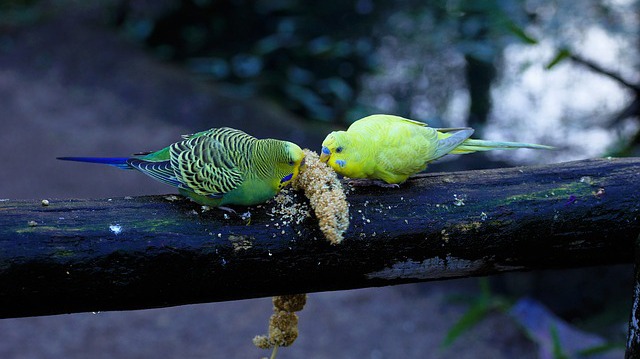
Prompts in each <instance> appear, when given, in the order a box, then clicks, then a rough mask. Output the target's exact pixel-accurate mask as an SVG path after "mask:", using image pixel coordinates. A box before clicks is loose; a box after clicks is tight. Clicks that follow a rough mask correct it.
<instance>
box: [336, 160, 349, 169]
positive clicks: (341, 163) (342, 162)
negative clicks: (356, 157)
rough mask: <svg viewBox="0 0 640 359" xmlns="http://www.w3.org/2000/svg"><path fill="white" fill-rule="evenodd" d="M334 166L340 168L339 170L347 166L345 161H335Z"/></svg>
mask: <svg viewBox="0 0 640 359" xmlns="http://www.w3.org/2000/svg"><path fill="white" fill-rule="evenodd" d="M336 164H337V165H338V166H340V168H344V166H346V165H347V162H346V161H345V160H336Z"/></svg>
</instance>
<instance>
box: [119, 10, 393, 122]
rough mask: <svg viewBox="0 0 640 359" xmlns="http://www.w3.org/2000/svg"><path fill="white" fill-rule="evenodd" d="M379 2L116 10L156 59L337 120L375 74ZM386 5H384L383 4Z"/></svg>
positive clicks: (312, 114) (300, 111)
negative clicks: (146, 11) (367, 77)
mask: <svg viewBox="0 0 640 359" xmlns="http://www.w3.org/2000/svg"><path fill="white" fill-rule="evenodd" d="M383 4H386V3H382V2H381V3H376V4H375V6H374V3H373V1H367V0H344V1H325V2H320V3H315V4H310V3H308V2H302V1H290V0H258V1H242V0H238V1H213V0H182V1H179V2H176V3H175V4H172V5H170V6H169V7H168V9H167V10H166V11H164V12H163V13H161V14H157V15H152V16H149V15H148V14H142V15H140V14H136V13H135V9H134V8H133V7H132V4H128V5H127V6H126V7H125V11H124V12H122V13H121V19H120V21H119V22H120V24H121V26H122V27H123V28H124V29H125V30H126V31H127V33H128V34H129V35H131V36H133V37H134V38H137V39H138V40H140V41H144V42H145V43H146V44H147V45H148V46H150V47H151V48H152V49H153V50H154V51H155V52H156V54H158V55H159V56H160V57H162V58H165V59H168V60H172V61H177V62H180V63H184V64H186V65H187V66H188V67H189V68H190V69H191V70H193V71H194V72H196V73H198V74H200V75H202V76H205V77H207V78H210V79H212V80H218V81H224V82H227V83H231V84H234V85H236V88H237V89H238V91H239V92H240V93H246V94H256V93H258V94H260V95H263V96H267V97H270V98H273V99H275V100H277V102H279V103H281V104H283V105H284V106H285V107H286V108H288V109H289V110H291V111H293V112H295V113H297V114H299V115H301V116H303V117H307V118H312V119H319V120H333V119H339V118H342V117H343V116H344V114H345V112H346V111H347V110H348V108H349V106H350V104H351V103H352V102H353V101H354V98H355V97H356V96H357V94H358V92H359V90H360V88H359V86H360V81H359V78H360V77H361V76H362V75H363V74H365V73H370V72H372V71H374V69H375V68H376V65H375V56H374V55H373V53H374V49H375V47H376V45H375V42H376V39H375V38H374V37H373V36H372V28H373V27H374V26H375V25H376V24H377V23H378V21H381V18H380V16H381V15H382V14H384V13H385V11H384V9H385V7H386V5H383ZM389 4H391V3H389Z"/></svg>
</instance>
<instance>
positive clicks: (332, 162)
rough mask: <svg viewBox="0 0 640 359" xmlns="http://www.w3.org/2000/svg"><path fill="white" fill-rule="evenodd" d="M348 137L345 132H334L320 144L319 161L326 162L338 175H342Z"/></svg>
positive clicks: (348, 142) (347, 150)
mask: <svg viewBox="0 0 640 359" xmlns="http://www.w3.org/2000/svg"><path fill="white" fill-rule="evenodd" d="M350 142H351V141H350V140H349V136H348V135H347V132H345V131H334V132H331V133H330V134H328V135H327V137H326V138H325V139H324V141H323V142H322V151H321V153H320V161H322V162H326V163H327V164H328V165H329V166H331V168H333V169H334V170H335V171H336V172H338V173H344V170H343V169H344V168H345V167H346V166H347V163H348V162H347V157H348V153H349V147H350V146H349V145H350Z"/></svg>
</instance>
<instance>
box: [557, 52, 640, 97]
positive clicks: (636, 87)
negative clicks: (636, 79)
mask: <svg viewBox="0 0 640 359" xmlns="http://www.w3.org/2000/svg"><path fill="white" fill-rule="evenodd" d="M569 58H570V59H571V60H572V61H574V62H575V63H578V64H580V65H582V66H585V67H587V68H589V69H591V70H592V71H593V72H595V73H598V74H601V75H604V76H607V77H608V78H610V79H612V80H614V81H616V82H618V83H619V84H621V85H622V86H624V87H627V88H629V89H630V90H632V91H634V92H635V93H636V94H638V93H640V84H634V83H631V82H629V81H627V80H625V79H624V78H622V76H620V75H619V74H616V73H614V72H613V71H610V70H607V69H605V68H604V67H602V66H600V65H598V64H597V63H595V62H593V61H591V60H588V59H586V58H584V57H582V56H579V55H576V54H573V53H572V54H571V55H569Z"/></svg>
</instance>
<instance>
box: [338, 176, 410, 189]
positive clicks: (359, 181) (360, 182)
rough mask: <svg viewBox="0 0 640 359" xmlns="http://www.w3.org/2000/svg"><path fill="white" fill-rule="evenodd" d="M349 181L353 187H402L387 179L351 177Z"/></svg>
mask: <svg viewBox="0 0 640 359" xmlns="http://www.w3.org/2000/svg"><path fill="white" fill-rule="evenodd" d="M347 183H348V184H349V185H351V186H353V187H368V186H378V187H382V188H400V185H399V184H397V183H387V182H385V181H381V180H372V179H367V178H350V179H349V180H348V181H347Z"/></svg>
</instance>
